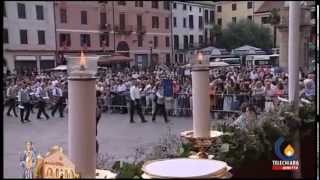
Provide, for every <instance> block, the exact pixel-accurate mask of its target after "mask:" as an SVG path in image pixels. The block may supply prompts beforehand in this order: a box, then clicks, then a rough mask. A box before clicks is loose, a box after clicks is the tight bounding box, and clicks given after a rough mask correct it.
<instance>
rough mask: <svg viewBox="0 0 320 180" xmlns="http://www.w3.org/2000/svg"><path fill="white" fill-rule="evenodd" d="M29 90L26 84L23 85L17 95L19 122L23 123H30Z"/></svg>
mask: <svg viewBox="0 0 320 180" xmlns="http://www.w3.org/2000/svg"><path fill="white" fill-rule="evenodd" d="M29 93H30V92H29V89H28V87H27V84H26V83H24V84H23V85H22V88H21V89H20V91H19V93H18V101H19V108H20V121H21V122H22V123H25V121H28V122H31V121H30V120H29V116H30V111H31V103H30V101H31V99H30V94H29ZM25 111H26V115H25V116H24V112H25Z"/></svg>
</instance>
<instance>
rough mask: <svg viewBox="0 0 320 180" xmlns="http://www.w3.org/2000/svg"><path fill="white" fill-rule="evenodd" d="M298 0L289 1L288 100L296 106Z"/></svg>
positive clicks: (297, 144) (297, 138)
mask: <svg viewBox="0 0 320 180" xmlns="http://www.w3.org/2000/svg"><path fill="white" fill-rule="evenodd" d="M300 14H301V9H300V1H290V3H289V59H288V61H289V62H288V64H289V102H290V103H292V104H294V105H295V106H296V107H298V103H299V57H300V56H299V52H300V43H301V42H300ZM294 139H295V142H294V146H295V149H296V154H297V155H296V157H297V159H298V160H300V159H301V156H300V152H301V147H300V132H299V130H298V131H297V132H296V133H295V134H294ZM294 177H295V178H301V165H300V168H299V170H297V171H295V172H294Z"/></svg>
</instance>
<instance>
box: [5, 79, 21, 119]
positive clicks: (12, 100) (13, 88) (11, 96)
mask: <svg viewBox="0 0 320 180" xmlns="http://www.w3.org/2000/svg"><path fill="white" fill-rule="evenodd" d="M17 91H18V87H17V85H15V84H14V83H12V84H11V85H10V86H9V87H8V89H7V97H8V105H9V109H8V111H7V116H11V110H12V111H13V114H14V116H16V117H18V115H17V112H16V99H17V93H18V92H17Z"/></svg>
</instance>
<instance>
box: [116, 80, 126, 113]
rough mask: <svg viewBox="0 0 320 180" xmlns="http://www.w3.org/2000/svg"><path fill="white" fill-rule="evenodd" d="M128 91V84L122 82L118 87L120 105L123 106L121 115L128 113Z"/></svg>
mask: <svg viewBox="0 0 320 180" xmlns="http://www.w3.org/2000/svg"><path fill="white" fill-rule="evenodd" d="M126 90H127V86H126V84H125V83H124V82H123V81H122V80H120V82H119V85H118V87H117V95H118V101H119V102H118V103H119V105H120V106H121V107H120V111H121V114H126V113H127V108H126V96H125V92H126Z"/></svg>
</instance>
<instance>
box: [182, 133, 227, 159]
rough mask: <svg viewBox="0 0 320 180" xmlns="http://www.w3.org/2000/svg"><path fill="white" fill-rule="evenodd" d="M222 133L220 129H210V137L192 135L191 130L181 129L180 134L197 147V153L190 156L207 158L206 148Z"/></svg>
mask: <svg viewBox="0 0 320 180" xmlns="http://www.w3.org/2000/svg"><path fill="white" fill-rule="evenodd" d="M222 134H223V133H222V132H220V131H210V137H194V134H193V131H183V132H182V133H181V134H180V135H181V137H183V138H185V139H187V140H188V141H189V142H190V143H191V144H193V146H194V147H195V148H196V149H197V152H198V153H197V154H196V155H191V156H190V158H197V159H209V154H208V153H207V151H208V149H209V148H210V146H211V145H212V144H213V143H214V142H215V141H216V139H217V138H218V137H219V136H221V135H222Z"/></svg>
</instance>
